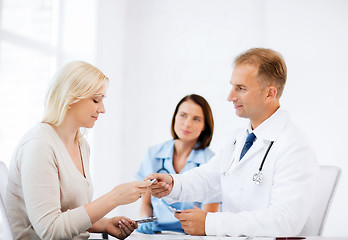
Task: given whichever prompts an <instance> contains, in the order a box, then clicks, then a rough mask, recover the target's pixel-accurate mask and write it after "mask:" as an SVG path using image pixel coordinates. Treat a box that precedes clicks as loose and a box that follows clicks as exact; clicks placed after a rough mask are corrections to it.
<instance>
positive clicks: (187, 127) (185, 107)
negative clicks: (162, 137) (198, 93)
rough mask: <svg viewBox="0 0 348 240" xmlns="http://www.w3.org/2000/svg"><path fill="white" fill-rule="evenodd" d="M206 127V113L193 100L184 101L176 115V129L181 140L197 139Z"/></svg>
mask: <svg viewBox="0 0 348 240" xmlns="http://www.w3.org/2000/svg"><path fill="white" fill-rule="evenodd" d="M203 129H204V114H203V110H202V108H201V106H200V105H198V104H196V103H195V102H193V101H192V100H187V101H185V102H183V103H182V104H181V105H180V106H179V109H178V112H177V114H176V115H175V124H174V131H175V133H176V135H177V136H178V137H179V139H180V140H183V141H197V139H198V137H199V136H200V135H201V132H202V131H203Z"/></svg>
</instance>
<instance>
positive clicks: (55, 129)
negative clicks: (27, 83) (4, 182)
mask: <svg viewBox="0 0 348 240" xmlns="http://www.w3.org/2000/svg"><path fill="white" fill-rule="evenodd" d="M108 82H109V79H108V78H107V77H106V76H105V75H104V74H103V73H102V72H101V71H100V70H99V69H97V68H96V67H94V66H92V65H90V64H88V63H86V62H82V61H75V62H71V63H68V64H66V65H65V66H64V67H63V68H62V69H61V70H60V71H59V72H58V73H57V75H56V76H55V79H54V82H53V84H52V86H51V88H50V90H49V92H48V95H47V102H46V106H45V113H44V117H43V120H42V122H41V123H40V124H38V125H37V126H35V127H34V128H33V129H31V130H30V131H29V132H28V133H27V134H26V135H25V136H24V137H23V139H22V140H21V141H20V143H19V145H18V147H17V149H16V151H15V153H14V155H13V158H12V162H11V166H10V170H9V183H8V189H7V196H6V198H7V199H6V205H7V206H6V207H7V212H8V215H9V221H10V225H11V228H12V232H13V235H14V236H15V238H16V239H88V237H89V232H102V233H108V234H110V235H112V236H115V237H117V238H120V239H124V238H126V237H127V236H129V235H130V234H131V233H132V232H133V231H134V229H136V228H137V227H138V225H137V223H136V222H135V221H133V220H131V219H129V218H126V217H113V218H105V217H104V216H105V215H106V214H107V213H108V212H110V211H111V210H112V209H114V208H116V207H117V206H119V205H123V204H128V203H132V202H134V201H136V200H137V199H139V198H140V197H141V196H142V194H143V193H144V192H145V191H146V188H147V186H148V185H149V183H147V182H138V181H135V182H130V183H125V184H121V185H119V186H116V187H115V188H114V189H112V190H111V191H110V192H108V193H106V194H105V195H103V196H101V197H100V198H98V199H96V200H94V201H92V193H93V188H92V183H91V176H90V172H89V146H88V143H87V142H86V140H85V139H84V138H83V136H82V134H81V131H80V129H81V128H92V127H93V126H94V124H95V122H96V121H97V119H98V117H99V116H100V114H103V113H105V108H104V103H103V101H104V98H105V96H106V89H107V87H108Z"/></svg>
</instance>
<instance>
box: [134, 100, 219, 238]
mask: <svg viewBox="0 0 348 240" xmlns="http://www.w3.org/2000/svg"><path fill="white" fill-rule="evenodd" d="M213 131H214V121H213V115H212V111H211V108H210V106H209V104H208V102H207V101H206V100H205V99H204V98H203V97H201V96H199V95H196V94H191V95H188V96H185V97H184V98H183V99H181V100H180V102H179V103H178V105H177V106H176V108H175V111H174V114H173V118H172V124H171V134H172V136H173V139H172V140H169V141H167V142H164V143H162V144H160V145H156V146H153V147H150V148H149V149H148V151H147V153H146V156H145V157H144V159H143V160H142V162H141V165H140V167H139V170H138V172H137V174H136V177H137V178H138V179H139V180H143V179H144V178H145V177H146V176H147V175H149V174H151V173H154V172H161V173H170V174H180V173H183V172H186V171H188V170H190V169H192V168H195V167H199V166H200V165H201V164H204V163H206V162H208V161H209V160H210V158H211V157H212V156H213V155H214V153H213V152H212V151H211V150H210V148H209V145H210V142H211V139H212V136H213ZM162 201H163V200H160V199H158V198H154V197H152V196H151V195H150V193H149V192H146V193H145V194H144V196H143V198H142V203H141V209H140V215H141V217H150V216H156V217H157V218H158V219H159V220H158V221H156V222H150V223H144V224H141V225H140V226H139V228H138V229H137V231H138V232H142V233H147V234H152V233H157V232H161V231H176V232H184V230H183V229H182V227H181V223H180V222H179V220H178V219H176V218H175V217H174V214H173V213H172V212H171V211H170V210H169V209H168V207H167V206H166V205H165V203H163V202H162ZM171 206H172V207H174V208H176V209H190V208H193V207H194V206H196V207H199V208H202V207H203V204H202V203H201V202H185V203H174V204H171ZM204 210H205V211H208V212H216V211H217V210H218V203H208V204H205V205H204Z"/></svg>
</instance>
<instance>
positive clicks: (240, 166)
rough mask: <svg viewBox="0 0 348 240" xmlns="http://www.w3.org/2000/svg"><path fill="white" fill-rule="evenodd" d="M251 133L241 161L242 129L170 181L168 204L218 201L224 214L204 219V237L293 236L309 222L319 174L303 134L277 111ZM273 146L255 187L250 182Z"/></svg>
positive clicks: (244, 130)
mask: <svg viewBox="0 0 348 240" xmlns="http://www.w3.org/2000/svg"><path fill="white" fill-rule="evenodd" d="M249 128H250V126H249ZM253 132H254V134H255V135H256V137H257V139H256V141H255V142H254V144H253V146H252V147H251V148H250V149H249V151H248V152H247V153H246V154H245V156H244V157H243V158H242V159H241V161H239V157H240V153H241V150H242V148H243V145H244V142H245V139H246V137H247V131H246V129H243V130H239V131H236V132H234V134H233V135H232V136H231V140H230V141H229V142H228V143H227V145H226V146H225V148H223V150H222V151H221V152H220V153H218V154H217V155H215V157H213V158H212V160H211V161H210V162H209V163H207V164H205V165H202V166H201V167H199V168H195V169H193V170H190V171H188V172H186V173H184V174H181V175H173V178H174V188H173V190H172V192H171V193H170V195H169V196H168V197H166V198H167V200H171V201H173V200H174V201H209V200H210V199H212V198H215V199H216V198H218V199H220V200H221V201H222V212H218V213H208V214H207V217H206V222H205V231H206V234H207V235H218V236H224V235H227V236H241V235H247V236H294V235H297V234H299V233H300V231H301V230H302V228H303V227H304V225H305V223H306V221H307V219H308V216H309V213H310V211H311V205H312V202H313V200H314V188H315V184H316V175H317V172H318V169H319V168H318V165H317V163H316V159H315V155H314V153H313V151H312V149H311V147H310V145H309V143H308V142H307V140H306V137H305V135H304V133H303V132H302V131H301V130H300V129H299V128H298V127H296V126H295V125H294V123H293V122H292V121H291V119H290V116H289V114H288V113H287V112H286V111H284V110H283V109H281V108H280V109H278V110H277V111H276V112H275V113H274V114H273V115H272V116H271V117H270V118H268V119H267V120H266V121H264V122H263V123H262V124H261V125H260V126H258V127H257V128H256V129H254V131H253ZM271 141H274V144H273V146H272V148H271V149H270V151H269V154H268V156H267V158H266V160H265V163H264V165H263V169H262V172H263V176H264V177H263V181H262V182H261V183H260V184H258V185H257V184H255V182H253V181H252V178H253V175H254V174H255V173H257V172H258V169H259V167H260V164H261V162H262V159H263V157H264V155H265V153H266V151H267V148H268V146H269V144H270V142H271Z"/></svg>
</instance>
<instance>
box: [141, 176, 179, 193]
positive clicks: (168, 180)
mask: <svg viewBox="0 0 348 240" xmlns="http://www.w3.org/2000/svg"><path fill="white" fill-rule="evenodd" d="M154 178H156V180H157V181H155V182H154V183H153V184H152V185H151V186H150V187H149V191H150V193H151V195H152V196H154V197H157V198H162V197H165V196H167V195H168V194H169V193H170V192H171V191H172V189H173V184H174V181H173V178H172V176H171V175H169V174H164V173H153V174H151V175H149V176H147V177H146V178H145V180H148V179H154Z"/></svg>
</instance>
